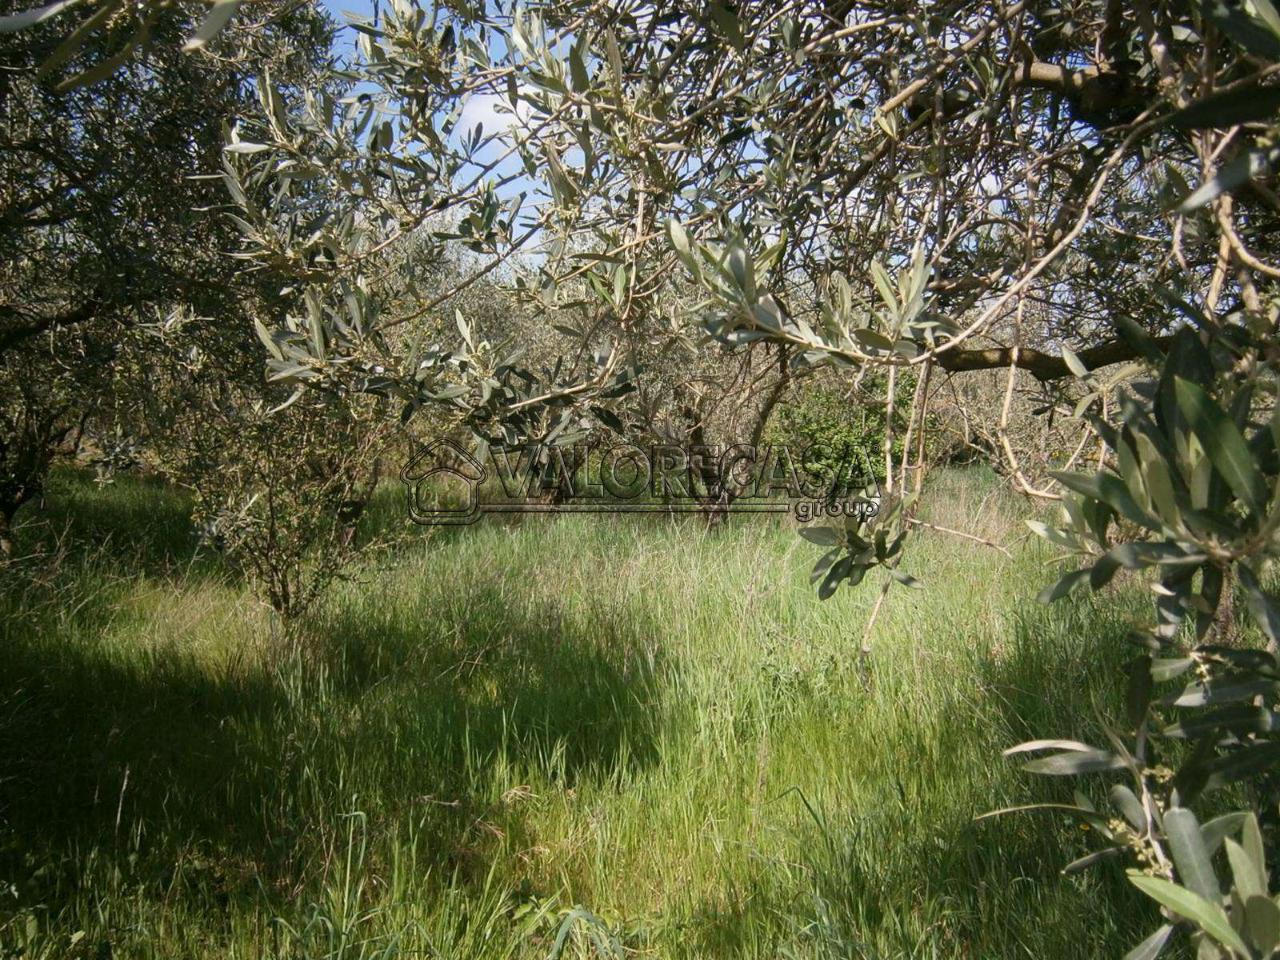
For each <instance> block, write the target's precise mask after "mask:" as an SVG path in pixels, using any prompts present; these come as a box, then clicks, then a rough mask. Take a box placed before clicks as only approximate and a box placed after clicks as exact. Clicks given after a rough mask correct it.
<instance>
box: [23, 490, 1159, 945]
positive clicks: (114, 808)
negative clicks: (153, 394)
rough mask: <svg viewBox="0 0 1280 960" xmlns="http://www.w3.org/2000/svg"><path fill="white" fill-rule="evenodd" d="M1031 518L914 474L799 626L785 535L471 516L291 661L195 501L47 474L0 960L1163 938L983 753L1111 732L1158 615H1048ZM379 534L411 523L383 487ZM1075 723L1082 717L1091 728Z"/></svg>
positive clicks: (790, 529)
mask: <svg viewBox="0 0 1280 960" xmlns="http://www.w3.org/2000/svg"><path fill="white" fill-rule="evenodd" d="M1025 509H1026V508H1025V507H1024V506H1023V505H1022V504H1021V503H1020V502H1019V501H1016V500H1015V499H1013V498H1012V497H1011V496H1009V495H1007V494H1006V493H1004V492H1003V491H1002V489H1001V488H1000V487H999V486H998V484H997V483H996V482H995V481H994V479H993V478H992V477H991V476H990V475H987V474H983V473H980V472H977V471H953V472H950V473H944V474H942V475H940V476H939V478H938V479H937V480H936V481H934V483H933V485H932V488H931V489H930V491H929V496H928V497H927V509H926V511H925V512H924V513H923V514H922V516H923V517H924V518H925V519H926V520H929V521H931V522H934V523H935V524H938V525H941V526H946V527H961V528H963V529H966V530H971V531H974V532H976V533H978V534H979V535H981V536H983V537H986V538H988V539H992V540H996V541H998V542H1001V543H1003V544H1004V545H1005V546H1006V547H1007V548H1008V550H1009V553H1010V555H1009V556H1005V555H1004V554H1003V553H1001V552H999V551H997V550H995V549H991V548H989V547H984V546H982V545H980V544H977V543H974V542H970V541H966V540H963V539H959V538H956V537H954V536H950V535H948V534H944V533H940V532H937V531H935V530H932V529H927V528H921V529H920V530H919V531H918V533H917V535H916V536H915V539H914V542H913V543H911V545H910V546H909V548H908V552H907V555H906V559H905V560H904V562H903V569H904V570H906V571H908V572H910V573H912V574H914V575H915V576H917V577H919V578H920V579H921V580H922V581H924V583H925V589H923V590H920V591H915V590H907V589H902V588H897V587H895V588H894V589H893V590H891V591H890V592H889V594H888V597H887V599H886V601H885V603H884V607H883V609H882V611H881V614H880V616H879V618H878V620H877V621H876V624H875V628H874V630H873V632H872V636H871V647H872V651H871V654H870V656H869V657H868V658H862V657H860V656H859V654H858V650H859V646H860V644H861V641H862V633H863V628H864V625H865V623H866V620H867V616H868V613H869V610H870V608H871V606H872V604H873V603H874V602H875V598H876V595H877V592H878V587H879V581H878V580H876V581H874V582H873V581H872V579H871V578H868V582H867V583H865V584H863V585H862V586H861V587H860V588H858V589H853V590H844V591H841V592H840V593H838V594H837V595H836V596H835V597H834V598H833V599H831V600H829V601H826V602H820V601H819V600H818V599H817V597H816V595H815V592H814V590H813V588H812V587H811V586H810V584H809V580H808V572H809V569H810V566H811V565H812V562H813V560H814V559H815V558H816V554H817V553H818V552H820V551H819V550H818V548H815V547H813V546H812V545H811V544H808V543H806V542H804V541H802V540H800V539H799V538H798V537H797V536H796V535H795V531H794V524H792V523H791V522H790V521H788V520H785V519H777V518H761V517H754V518H741V519H736V520H733V521H732V522H730V523H729V524H727V525H726V526H724V527H723V528H718V529H712V530H707V529H705V527H704V526H703V525H702V524H700V523H699V522H697V521H696V520H692V519H690V518H688V517H675V518H672V517H665V516H639V517H637V516H629V517H599V516H563V517H547V516H540V517H527V518H523V519H520V518H515V519H513V520H511V521H510V522H496V521H495V520H494V519H493V518H489V519H487V520H486V521H484V522H482V523H480V524H478V525H476V526H474V527H471V528H465V529H451V530H445V531H435V532H430V531H423V532H421V533H420V535H415V537H414V538H412V539H411V540H410V541H409V542H407V543H402V544H401V545H399V546H397V547H396V548H395V549H393V550H389V551H384V552H382V553H380V554H377V555H376V556H374V557H372V558H371V559H369V560H368V562H367V563H366V564H365V565H364V566H362V567H361V568H359V569H358V570H356V571H354V572H353V576H352V577H351V579H349V580H348V581H345V582H343V583H341V584H340V585H339V586H338V587H336V588H335V589H334V590H333V591H332V592H331V594H330V595H329V596H328V597H327V598H326V599H325V601H324V603H323V604H322V605H321V607H320V608H319V609H317V610H316V611H314V613H313V614H312V615H310V616H309V617H308V618H307V619H306V621H305V622H304V623H303V624H302V625H301V626H300V629H299V631H298V635H297V636H296V637H292V638H287V637H285V636H284V635H283V634H282V633H281V632H280V630H279V629H277V627H276V626H275V625H274V624H273V623H272V619H271V616H270V615H269V613H268V611H267V610H266V609H265V608H264V607H263V606H262V605H261V604H260V603H259V602H258V601H257V600H256V599H255V597H254V594H253V592H252V590H251V589H250V587H249V586H248V585H247V584H245V583H243V582H241V581H239V580H238V579H237V578H236V577H235V576H234V575H232V574H231V573H229V572H228V571H227V570H226V569H225V566H224V565H223V563H222V562H221V558H220V557H219V556H218V555H217V553H216V552H214V551H211V550H209V549H208V548H204V547H201V546H200V545H199V544H198V543H197V541H196V539H195V536H194V534H193V533H192V531H191V529H190V524H189V521H188V519H187V517H188V513H187V504H186V501H185V499H184V497H183V496H182V495H181V494H180V493H178V492H175V491H173V490H169V489H165V488H162V487H159V486H156V485H153V484H149V483H146V482H143V481H139V480H129V479H120V480H117V481H116V482H115V483H114V484H112V485H108V486H98V485H95V484H94V483H93V482H92V480H90V479H89V478H87V477H84V476H81V475H78V474H74V473H62V474H59V475H58V476H57V477H56V479H55V481H54V483H53V486H52V489H51V491H50V495H49V507H48V510H47V512H45V513H43V514H40V513H36V512H32V513H31V514H29V515H28V518H27V521H26V522H27V523H28V524H36V525H38V526H39V527H40V528H41V530H42V531H43V532H41V533H39V536H38V538H37V540H38V543H39V549H40V550H42V551H44V554H45V555H44V556H42V557H40V558H38V559H37V560H33V561H32V562H31V563H30V564H28V565H27V566H28V569H29V570H30V569H34V570H36V571H37V573H28V574H25V575H23V576H22V577H16V576H15V577H10V578H9V579H8V580H6V581H5V584H4V595H3V598H2V600H0V618H2V620H0V647H2V649H3V654H2V655H0V662H3V668H0V956H6V957H19V956H20V957H24V958H27V957H32V958H54V957H84V958H90V957H92V958H98V957H140V958H141V957H164V958H177V957H191V958H196V957H200V958H212V957H219V958H224V957H225V958H257V957H282V958H283V957H289V958H299V960H300V958H332V960H337V958H343V960H346V958H380V957H392V956H403V957H440V958H468V960H469V958H508V957H510V958H534V957H536V958H545V957H553V958H554V957H610V956H618V957H621V956H626V957H662V958H666V957H672V958H686V957H687V958H702V957H753V958H754V957H759V958H774V957H795V958H828V957H829V958H835V957H855V958H897V957H920V958H934V957H937V958H943V957H946V958H961V957H963V958H1005V957H1008V958H1013V957H1026V958H1037V960H1056V958H1071V960H1081V958H1086V957H1111V956H1120V955H1121V954H1123V953H1124V952H1125V950H1127V949H1128V947H1130V946H1131V945H1132V944H1134V943H1136V942H1137V941H1138V940H1140V939H1141V938H1142V936H1144V935H1145V934H1146V933H1147V932H1149V931H1150V929H1151V927H1152V926H1153V925H1154V917H1155V912H1154V908H1153V907H1152V906H1151V905H1150V902H1149V901H1145V900H1144V899H1143V898H1142V897H1141V896H1140V895H1138V894H1137V893H1136V892H1134V891H1132V890H1131V889H1130V888H1129V887H1128V885H1127V884H1126V883H1125V881H1124V877H1123V872H1122V870H1121V869H1120V868H1119V867H1118V866H1114V865H1111V866H1104V867H1103V868H1102V869H1101V870H1097V871H1091V872H1087V873H1084V874H1078V875H1071V876H1063V875H1061V874H1060V868H1061V867H1062V866H1063V865H1064V864H1065V863H1067V862H1068V861H1070V860H1071V859H1073V858H1075V857H1077V856H1080V855H1081V854H1083V853H1085V852H1087V851H1088V850H1090V849H1092V848H1093V846H1092V845H1091V841H1090V838H1089V836H1088V835H1087V833H1086V832H1083V831H1081V829H1080V828H1079V826H1077V825H1075V824H1073V823H1071V822H1070V821H1067V820H1064V819H1061V818H1059V817H1057V816H1055V815H1053V814H1050V813H1044V812H1024V813H1014V814H1008V815H1004V816H999V817H994V818H986V819H976V818H978V817H979V816H980V815H981V814H983V813H985V812H987V811H991V810H994V809H997V808H1002V807H1009V806H1015V805H1019V804H1026V803H1031V802H1036V801H1054V800H1057V801H1062V800H1067V799H1069V798H1070V791H1071V789H1072V784H1070V783H1068V782H1064V781H1057V780H1047V779H1044V778H1036V777H1032V776H1030V775H1028V774H1025V773H1023V772H1021V771H1020V770H1019V769H1018V767H1017V765H1016V764H1014V763H1013V762H1011V761H1008V760H1005V759H1003V758H1001V756H1000V751H1001V750H1002V749H1003V748H1005V747H1007V746H1010V745H1012V744H1014V743H1017V742H1019V741H1021V740H1025V739H1028V738H1031V737H1036V736H1077V737H1080V738H1083V739H1091V738H1093V739H1098V738H1099V737H1100V736H1101V734H1100V732H1099V727H1098V726H1097V725H1098V724H1101V723H1104V722H1105V721H1106V720H1107V718H1108V717H1111V716H1112V715H1113V714H1114V713H1115V711H1116V710H1117V707H1118V705H1119V704H1120V703H1121V702H1122V697H1121V695H1120V692H1119V691H1120V688H1121V686H1122V683H1123V680H1122V669H1121V667H1122V664H1123V663H1124V661H1125V660H1126V659H1127V658H1128V657H1129V656H1131V655H1132V654H1131V653H1130V649H1129V648H1127V647H1126V644H1125V643H1124V636H1125V633H1126V631H1127V629H1128V628H1129V626H1130V624H1131V623H1133V622H1135V621H1140V620H1141V619H1142V618H1143V617H1144V616H1145V615H1146V602H1145V600H1144V598H1143V592H1142V591H1138V590H1133V589H1125V588H1124V587H1123V586H1122V587H1121V588H1119V589H1118V590H1116V591H1113V592H1112V593H1110V594H1108V595H1106V596H1104V597H1084V598H1077V599H1071V600H1068V601H1064V602H1062V603H1059V604H1057V605H1054V606H1053V607H1047V608H1046V607H1042V606H1040V605H1038V604H1036V602H1035V600H1034V597H1035V594H1036V592H1037V590H1038V589H1039V588H1040V587H1041V586H1043V585H1044V584H1045V583H1047V582H1050V581H1051V580H1052V579H1053V578H1054V572H1055V571H1054V568H1053V567H1052V565H1051V564H1050V563H1049V561H1050V559H1051V558H1050V555H1049V554H1048V552H1047V551H1046V550H1045V549H1044V548H1043V547H1042V546H1040V545H1038V544H1037V543H1036V542H1033V539H1032V538H1030V537H1028V536H1026V535H1025V534H1026V530H1025V527H1024V525H1023V524H1022V518H1023V517H1024V516H1025ZM371 522H372V523H374V524H384V525H392V526H394V525H397V524H402V523H403V522H404V507H403V505H402V504H401V503H400V501H399V499H398V495H397V494H396V492H395V491H390V490H389V491H387V492H386V495H385V497H384V498H383V499H382V500H380V501H379V504H378V510H377V511H376V515H375V516H374V517H373V518H371ZM1081 724H1084V726H1081Z"/></svg>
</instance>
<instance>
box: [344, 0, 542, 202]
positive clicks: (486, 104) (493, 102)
mask: <svg viewBox="0 0 1280 960" xmlns="http://www.w3.org/2000/svg"><path fill="white" fill-rule="evenodd" d="M386 2H387V0H382V3H383V6H385V5H386ZM321 5H322V6H323V7H324V8H325V9H327V10H328V11H329V12H330V13H331V14H332V15H333V17H334V19H335V20H337V21H338V23H339V24H345V23H347V22H348V20H349V19H350V18H351V16H353V15H354V16H357V17H364V18H367V19H372V18H373V13H374V0H321ZM355 35H356V34H355V31H353V30H350V29H345V30H340V32H339V35H338V38H337V41H336V46H337V48H338V50H340V51H342V52H344V53H349V52H351V51H352V49H353V44H354V38H355ZM497 103H498V98H497V97H474V98H472V100H471V101H470V102H469V103H468V104H467V106H466V108H465V109H464V111H463V115H462V122H461V123H459V124H458V128H457V129H458V130H459V131H462V130H470V129H471V128H472V127H473V126H474V125H475V124H476V123H482V124H483V125H484V129H485V132H486V133H493V132H495V131H498V130H503V129H505V128H506V127H508V126H509V125H510V124H511V122H512V118H511V116H510V115H509V114H499V113H498V112H497V111H496V109H495V107H496V106H497ZM502 149H505V148H502ZM500 152H501V149H500V148H499V147H498V146H497V145H496V144H490V145H488V146H487V147H485V148H484V149H482V150H481V151H480V152H479V153H478V154H477V158H478V159H479V160H480V161H481V162H484V161H486V160H488V159H491V158H493V157H496V156H497V155H498V154H499V153H500ZM522 169H523V168H522V165H521V163H520V161H519V159H518V158H516V157H511V158H509V159H508V160H506V161H504V162H503V163H502V164H500V165H499V166H498V168H497V169H496V170H495V173H496V174H497V175H499V176H511V175H513V174H519V173H520V171H521V170H522ZM532 187H533V185H532V184H531V183H530V182H529V181H528V179H527V178H525V177H524V176H520V177H519V178H518V179H517V180H515V181H513V182H512V183H509V184H507V185H506V187H504V188H501V189H499V191H498V195H499V197H501V198H502V199H506V198H508V197H512V196H514V195H515V194H517V193H520V192H522V191H523V192H525V193H529V194H531V193H532Z"/></svg>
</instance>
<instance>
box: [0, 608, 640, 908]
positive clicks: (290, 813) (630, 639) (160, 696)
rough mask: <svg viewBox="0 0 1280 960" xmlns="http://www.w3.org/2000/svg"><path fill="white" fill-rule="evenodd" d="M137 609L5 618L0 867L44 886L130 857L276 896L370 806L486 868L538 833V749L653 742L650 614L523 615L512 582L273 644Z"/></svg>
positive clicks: (58, 890)
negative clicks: (158, 627)
mask: <svg viewBox="0 0 1280 960" xmlns="http://www.w3.org/2000/svg"><path fill="white" fill-rule="evenodd" d="M129 629H130V625H128V624H122V623H120V622H118V621H113V622H112V624H111V635H112V636H122V635H123V636H127V637H128V640H126V642H124V643H123V644H120V643H117V642H115V641H114V640H109V639H107V638H106V637H105V636H104V635H102V633H101V622H100V620H99V618H98V617H96V616H95V615H93V614H92V613H91V612H89V611H86V612H85V613H84V616H83V619H78V618H77V617H75V616H73V617H71V618H70V619H64V620H62V621H59V622H58V623H57V625H55V623H54V622H53V621H51V620H41V619H38V618H37V619H34V620H28V621H25V622H24V625H23V627H22V628H19V629H16V630H12V631H8V632H9V634H10V635H9V638H8V640H7V644H8V648H7V649H6V651H5V660H6V669H5V671H4V672H3V676H2V677H0V771H3V776H2V777H0V825H2V826H3V832H6V833H8V835H9V836H8V838H7V841H6V840H3V839H0V877H5V878H13V879H14V880H15V881H16V882H17V883H18V886H19V889H21V890H23V891H24V900H26V901H28V902H29V898H30V897H32V896H34V897H35V898H36V899H37V900H41V901H43V902H46V903H49V904H58V903H59V902H61V901H65V900H66V899H67V898H68V897H69V896H71V895H72V894H73V892H74V891H76V890H80V891H81V892H83V891H84V890H85V888H87V887H91V886H92V885H94V884H96V883H97V882H98V881H97V880H96V879H95V878H96V877H100V876H115V877H117V878H124V879H123V881H122V882H124V883H126V884H128V885H132V887H133V888H134V889H136V890H140V891H143V894H142V895H143V896H144V897H145V898H148V899H154V900H157V901H158V900H161V899H162V898H165V897H166V896H169V895H172V891H173V890H174V889H175V888H177V887H187V888H190V887H192V886H193V885H195V886H196V887H198V888H199V889H198V890H194V891H193V890H188V891H187V892H185V893H184V894H183V895H184V897H186V898H187V899H188V900H189V901H190V900H191V898H192V897H193V896H194V897H195V898H196V899H198V900H199V901H201V902H204V903H206V904H207V905H208V906H209V907H210V908H211V909H212V908H213V907H214V906H216V905H217V904H218V903H225V902H227V901H228V900H229V899H231V898H241V899H242V900H244V901H252V902H257V903H261V902H262V898H263V897H264V896H265V897H266V898H267V903H268V906H267V909H269V910H270V909H274V907H273V906H272V904H275V905H276V906H279V905H281V904H283V903H284V902H285V901H286V900H290V899H294V898H297V897H300V896H303V891H304V890H306V889H307V887H308V885H309V884H315V883H319V882H323V878H324V874H325V871H326V869H328V867H329V865H330V864H331V862H332V861H333V860H334V857H335V848H339V847H340V845H341V836H340V835H341V832H342V831H343V830H344V829H345V827H344V825H343V823H342V816H343V815H344V814H346V813H348V812H351V811H353V810H356V809H359V810H361V811H363V812H364V813H365V814H367V815H368V822H369V823H370V825H371V831H380V832H381V833H382V835H383V836H384V837H385V838H387V839H388V845H387V849H391V848H393V847H394V843H395V841H394V839H392V835H394V834H396V833H397V831H403V830H405V829H410V830H412V831H416V833H417V835H418V836H419V838H420V839H421V840H423V841H424V842H423V843H421V845H420V846H421V849H419V850H418V851H417V855H418V857H419V861H418V867H419V868H420V869H424V868H425V869H431V870H434V871H435V872H436V873H437V874H438V875H440V876H442V877H450V876H452V877H455V878H457V879H458V880H459V881H461V882H463V883H467V882H470V881H472V880H475V881H477V882H481V881H482V880H483V877H484V874H485V871H486V867H487V864H486V862H485V861H486V860H488V859H491V855H492V854H493V852H494V845H495V844H500V843H521V842H523V841H524V840H525V839H530V840H531V838H527V837H526V834H527V830H526V829H525V826H524V823H523V817H522V808H521V805H520V803H519V800H520V797H521V792H520V789H519V786H520V784H521V783H522V782H524V781H522V780H521V779H520V778H521V777H522V776H524V775H525V774H526V773H527V772H528V771H531V770H536V771H539V772H541V773H542V775H545V776H547V777H550V778H552V779H555V780H561V781H563V782H565V783H567V784H573V783H578V782H582V781H583V780H585V779H587V778H596V779H600V780H603V781H606V782H608V781H609V780H610V779H611V778H623V777H626V776H627V774H628V771H629V770H632V769H634V768H636V767H637V766H638V765H644V764H647V763H648V762H650V760H652V758H653V757H654V755H655V751H656V747H655V738H656V736H657V732H658V729H659V722H660V721H659V718H660V716H661V715H662V710H663V707H662V697H663V689H664V671H663V668H662V665H661V664H660V662H659V661H658V659H657V658H656V656H655V655H654V654H653V653H652V652H651V650H650V649H649V647H648V646H647V644H646V642H645V639H644V638H643V636H642V635H641V634H640V633H638V632H637V631H636V630H635V629H634V628H633V627H631V626H627V625H624V624H621V623H602V624H597V625H595V626H594V627H593V631H595V632H593V633H592V634H591V635H587V634H586V632H585V629H584V628H574V627H573V626H572V625H571V624H570V623H569V622H568V621H567V620H566V619H565V618H564V617H562V616H560V615H559V612H558V611H556V610H555V609H550V608H549V609H547V610H545V611H539V612H538V615H536V616H529V615H525V614H517V613H514V612H513V611H512V610H511V609H510V607H509V606H508V605H507V604H506V603H505V602H504V600H503V597H502V595H501V593H500V592H499V591H497V590H496V589H488V588H481V589H473V590H471V591H470V592H468V593H467V594H465V595H461V596H456V597H455V598H454V602H453V603H452V604H451V605H450V606H449V607H448V608H447V609H444V610H442V611H440V616H439V617H438V618H433V619H432V620H431V621H430V622H429V623H424V624H420V625H409V626H406V625H405V624H404V623H403V622H402V621H401V620H398V619H396V618H395V617H392V616H391V615H390V614H387V615H385V616H380V615H378V614H377V612H376V611H375V613H374V614H372V615H369V614H366V615H363V616H361V617H355V616H352V615H348V614H342V613H338V614H335V615H334V616H333V617H331V618H330V619H329V620H327V621H324V622H322V623H320V624H318V625H317V626H316V627H315V629H314V630H313V631H312V634H311V636H310V638H309V642H308V645H307V646H306V647H305V652H303V651H302V650H300V649H294V650H293V651H291V652H289V653H287V654H285V653H283V652H281V653H280V655H279V656H277V657H274V658H273V657H265V658H262V661H261V662H258V663H257V664H253V665H251V664H241V665H238V666H237V665H231V666H210V665H208V664H207V663H203V664H202V663H201V662H200V661H199V660H198V659H197V658H196V657H195V656H194V655H193V656H188V655H186V654H184V653H183V652H182V650H181V648H180V647H175V646H174V645H171V644H164V645H163V646H162V647H161V648H160V649H161V650H163V651H164V652H155V650H154V649H152V648H148V646H147V643H146V641H145V640H143V639H137V640H135V639H134V637H133V636H132V635H131V634H130V633H128V630H129ZM60 632H62V633H63V634H64V635H59V633H60ZM67 633H70V634H74V635H66V634H67ZM233 664H234V660H233ZM0 837H3V834H2V833H0ZM401 839H403V837H401ZM339 859H340V857H339ZM89 861H92V862H93V863H94V864H96V867H95V868H94V869H95V870H97V871H98V872H96V873H93V874H92V875H90V868H89V867H88V866H86V864H87V863H89ZM93 895H95V896H96V895H99V894H97V893H94V894H93ZM102 895H105V893H104V894H102Z"/></svg>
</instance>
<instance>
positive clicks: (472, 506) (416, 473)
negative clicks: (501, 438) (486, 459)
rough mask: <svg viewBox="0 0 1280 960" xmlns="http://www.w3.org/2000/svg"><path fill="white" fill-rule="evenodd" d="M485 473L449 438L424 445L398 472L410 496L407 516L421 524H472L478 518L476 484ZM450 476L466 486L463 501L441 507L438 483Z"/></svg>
mask: <svg viewBox="0 0 1280 960" xmlns="http://www.w3.org/2000/svg"><path fill="white" fill-rule="evenodd" d="M485 476H486V472H485V469H484V467H483V466H481V465H480V464H479V463H478V462H477V461H476V459H475V457H473V456H471V454H469V453H467V451H465V450H463V449H462V447H460V446H458V445H457V444H456V443H454V442H453V441H452V440H446V439H440V440H436V441H433V442H432V443H429V444H427V445H426V446H425V447H423V448H422V449H421V450H419V451H418V452H417V453H416V454H414V456H413V458H412V459H411V460H410V461H409V462H408V463H406V464H405V465H404V469H403V470H401V471H400V479H401V480H402V481H403V482H404V485H405V489H406V492H407V493H408V497H409V516H410V518H411V519H412V520H413V522H414V523H421V524H424V525H444V524H466V523H474V522H475V521H476V520H477V519H479V517H480V502H479V492H478V489H477V488H478V487H479V486H480V484H481V483H483V482H484V478H485ZM450 478H452V479H453V480H454V481H456V482H457V483H459V484H461V485H462V486H463V487H465V489H466V495H465V498H464V500H463V502H462V503H461V504H459V505H457V506H452V505H451V506H444V505H443V504H442V503H441V502H440V501H439V500H437V499H434V498H433V494H434V495H437V496H438V492H439V486H440V482H441V481H442V480H443V481H446V482H447V481H448V480H449V479H450Z"/></svg>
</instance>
